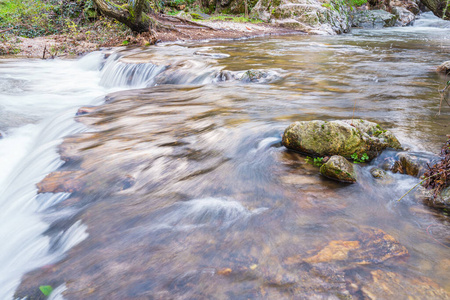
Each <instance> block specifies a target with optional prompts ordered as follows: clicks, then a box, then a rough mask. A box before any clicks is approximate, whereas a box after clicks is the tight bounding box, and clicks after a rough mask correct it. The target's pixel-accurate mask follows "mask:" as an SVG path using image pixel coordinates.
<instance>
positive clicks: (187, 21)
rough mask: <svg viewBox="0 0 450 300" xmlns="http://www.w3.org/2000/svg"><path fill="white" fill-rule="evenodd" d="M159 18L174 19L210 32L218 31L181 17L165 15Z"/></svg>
mask: <svg viewBox="0 0 450 300" xmlns="http://www.w3.org/2000/svg"><path fill="white" fill-rule="evenodd" d="M161 17H163V18H175V19H177V20H180V21H182V22H186V23H190V24H194V25H196V26H199V27H205V28H208V29H210V30H215V31H217V30H218V29H216V28H213V27H211V26H208V25H205V24H201V23H197V22H194V21H190V20H188V19H185V18H182V17H177V16H169V15H166V14H161Z"/></svg>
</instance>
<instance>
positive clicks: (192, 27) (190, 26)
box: [174, 25, 198, 29]
mask: <svg viewBox="0 0 450 300" xmlns="http://www.w3.org/2000/svg"><path fill="white" fill-rule="evenodd" d="M174 26H175V27H178V28H191V29H198V27H197V26H192V25H174Z"/></svg>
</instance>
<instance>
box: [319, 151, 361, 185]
mask: <svg viewBox="0 0 450 300" xmlns="http://www.w3.org/2000/svg"><path fill="white" fill-rule="evenodd" d="M320 173H321V174H322V175H324V176H326V177H328V178H330V179H334V180H337V181H342V182H349V183H353V182H356V173H355V170H354V169H353V164H352V163H351V162H349V161H348V160H346V159H345V158H344V157H342V156H339V155H334V156H332V157H330V159H329V160H328V161H327V162H326V163H324V164H323V165H322V166H321V167H320Z"/></svg>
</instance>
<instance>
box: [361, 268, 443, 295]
mask: <svg viewBox="0 0 450 300" xmlns="http://www.w3.org/2000/svg"><path fill="white" fill-rule="evenodd" d="M370 275H371V280H369V281H367V280H365V281H364V282H362V283H361V287H360V289H359V292H360V293H361V295H362V296H363V297H362V299H393V298H396V299H449V298H450V297H449V294H448V293H447V292H446V291H445V290H444V289H443V288H441V287H440V286H439V285H438V284H436V283H435V282H433V281H432V280H431V279H430V278H426V277H419V278H407V277H405V276H402V275H400V274H398V273H394V272H386V271H383V270H372V271H370ZM375 295H376V297H375Z"/></svg>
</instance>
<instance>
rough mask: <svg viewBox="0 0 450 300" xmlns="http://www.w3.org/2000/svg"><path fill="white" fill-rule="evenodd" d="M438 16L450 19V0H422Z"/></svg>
mask: <svg viewBox="0 0 450 300" xmlns="http://www.w3.org/2000/svg"><path fill="white" fill-rule="evenodd" d="M421 2H422V3H423V4H424V5H425V6H426V7H428V8H429V9H430V10H431V11H432V12H433V13H434V14H435V15H436V16H438V17H439V18H442V19H444V20H450V0H421Z"/></svg>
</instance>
